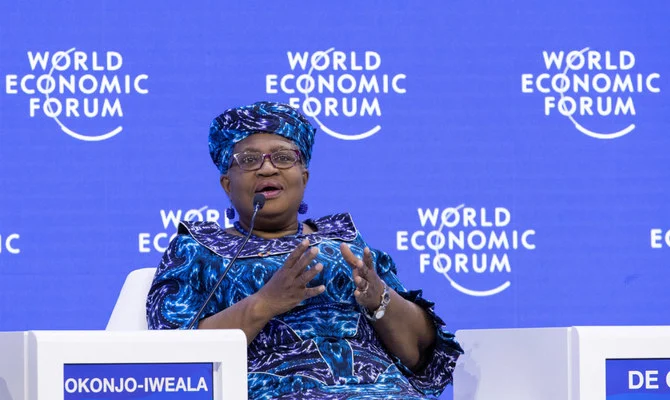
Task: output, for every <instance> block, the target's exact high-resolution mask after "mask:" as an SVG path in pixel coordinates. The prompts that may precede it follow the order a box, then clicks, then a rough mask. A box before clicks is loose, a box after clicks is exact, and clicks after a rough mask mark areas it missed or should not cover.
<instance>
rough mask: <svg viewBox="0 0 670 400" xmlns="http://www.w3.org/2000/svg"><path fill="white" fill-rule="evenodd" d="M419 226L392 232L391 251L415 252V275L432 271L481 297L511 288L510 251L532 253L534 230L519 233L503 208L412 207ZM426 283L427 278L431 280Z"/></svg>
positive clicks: (469, 294) (506, 210) (462, 291)
mask: <svg viewBox="0 0 670 400" xmlns="http://www.w3.org/2000/svg"><path fill="white" fill-rule="evenodd" d="M417 214H418V217H419V223H420V224H421V228H419V229H416V230H413V231H409V230H400V231H398V232H397V237H396V248H397V250H400V251H409V250H414V251H417V252H419V254H418V255H419V263H418V264H419V271H420V272H421V273H422V274H424V273H426V272H427V271H430V270H433V271H434V272H436V273H437V274H439V275H441V276H443V277H444V278H445V279H446V280H447V281H448V282H449V284H450V285H451V287H453V288H454V289H456V290H457V291H459V292H461V293H463V294H466V295H468V296H475V297H486V296H493V295H496V294H499V293H501V292H503V291H505V290H506V289H507V288H509V287H510V286H511V285H512V281H511V275H512V264H513V263H512V260H513V255H512V254H513V253H515V252H518V251H524V250H534V249H535V247H536V245H535V235H536V232H535V230H534V229H519V228H518V227H515V226H514V224H513V223H512V214H511V212H510V211H509V209H508V208H506V207H500V206H498V207H480V208H474V207H466V206H465V205H463V204H461V205H460V206H457V207H446V208H442V209H440V208H436V207H433V208H417ZM431 279H432V278H431Z"/></svg>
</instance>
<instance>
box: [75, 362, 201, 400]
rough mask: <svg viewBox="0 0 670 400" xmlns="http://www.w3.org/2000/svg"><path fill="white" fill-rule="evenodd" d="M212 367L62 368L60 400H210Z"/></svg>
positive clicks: (104, 365) (81, 366) (197, 364)
mask: <svg viewBox="0 0 670 400" xmlns="http://www.w3.org/2000/svg"><path fill="white" fill-rule="evenodd" d="M213 377H214V368H213V364H212V363H165V364H154V363H147V364H65V365H64V374H63V391H64V393H65V394H64V400H89V399H91V400H92V399H95V400H103V399H109V400H117V399H147V398H151V399H171V400H177V399H183V400H213V397H214V396H213V390H214V388H213V387H212V383H213Z"/></svg>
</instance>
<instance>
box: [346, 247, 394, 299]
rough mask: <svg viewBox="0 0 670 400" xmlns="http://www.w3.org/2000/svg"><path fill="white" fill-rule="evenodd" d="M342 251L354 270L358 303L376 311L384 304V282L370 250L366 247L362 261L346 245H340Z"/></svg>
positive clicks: (355, 295)
mask: <svg viewBox="0 0 670 400" xmlns="http://www.w3.org/2000/svg"><path fill="white" fill-rule="evenodd" d="M340 251H341V252H342V256H343V257H344V260H345V261H346V262H347V264H349V265H350V266H351V267H352V268H353V276H354V284H355V285H356V290H354V297H355V298H356V302H358V304H360V305H361V306H363V307H365V308H367V309H368V310H370V311H374V310H376V309H377V308H379V305H380V304H381V302H382V292H383V291H384V282H383V281H382V279H381V278H380V277H379V275H377V270H375V266H374V264H373V262H372V253H371V252H370V249H369V248H367V247H366V248H365V249H364V250H363V259H362V260H361V259H360V258H358V257H356V256H355V255H354V253H352V252H351V249H349V246H347V245H346V244H345V243H342V244H341V245H340Z"/></svg>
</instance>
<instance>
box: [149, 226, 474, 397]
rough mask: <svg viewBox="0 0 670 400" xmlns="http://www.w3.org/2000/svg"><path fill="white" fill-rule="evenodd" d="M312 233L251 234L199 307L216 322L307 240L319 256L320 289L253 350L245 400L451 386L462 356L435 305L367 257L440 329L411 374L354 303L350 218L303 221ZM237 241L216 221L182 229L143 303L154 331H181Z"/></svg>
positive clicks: (355, 240)
mask: <svg viewBox="0 0 670 400" xmlns="http://www.w3.org/2000/svg"><path fill="white" fill-rule="evenodd" d="M305 223H306V224H309V225H310V226H311V227H312V228H313V229H314V230H315V231H316V232H315V233H311V234H305V235H301V236H299V237H297V236H287V237H283V238H279V239H270V240H268V239H262V238H259V237H255V236H252V237H251V239H250V240H249V242H248V243H247V245H246V246H245V248H244V250H243V251H242V254H241V255H240V258H238V261H237V262H236V263H235V265H233V266H232V267H231V269H230V270H229V271H228V275H227V276H226V277H225V279H224V280H223V283H222V285H221V286H220V287H219V289H218V290H217V292H216V294H215V296H214V297H213V298H212V300H211V301H210V303H209V304H208V305H207V307H206V308H205V311H204V312H203V314H202V318H205V317H208V316H210V315H213V314H215V313H217V312H219V311H221V310H223V309H225V308H226V307H229V306H231V305H232V304H235V303H236V302H238V301H240V300H242V299H244V298H245V297H247V296H250V295H252V294H254V293H255V292H257V291H258V290H259V289H260V288H261V287H262V286H263V285H264V284H265V283H266V282H267V281H268V280H270V278H271V277H272V275H273V274H274V272H275V271H277V269H279V268H280V267H281V266H282V264H283V262H284V260H285V259H286V258H287V257H288V255H289V253H290V252H291V251H292V250H293V249H295V247H296V246H297V245H298V244H299V243H300V241H301V240H303V239H304V237H307V238H308V239H309V241H310V244H311V246H316V247H318V248H319V254H318V256H317V258H316V260H315V261H314V264H315V263H317V262H320V263H322V264H323V266H324V268H323V270H322V271H321V272H320V273H319V275H317V277H316V278H315V279H314V282H313V283H311V284H310V285H313V286H318V285H321V284H324V285H325V286H326V291H325V292H324V293H322V294H320V295H318V296H315V297H313V298H310V299H308V300H305V301H303V302H302V303H301V304H300V305H298V306H297V307H295V308H294V309H293V310H291V311H289V312H287V313H284V314H282V315H279V316H277V317H275V318H273V319H272V320H270V322H269V323H268V324H267V325H266V326H265V328H263V330H261V332H260V333H259V334H258V336H256V338H255V339H254V340H253V341H252V342H251V343H250V344H249V347H248V349H247V354H248V387H249V399H305V398H309V399H427V398H428V399H430V398H435V397H436V396H439V394H440V393H441V392H442V391H443V390H444V388H445V387H446V386H447V385H448V384H449V383H451V380H452V372H453V369H454V367H455V364H456V359H457V358H458V356H459V355H460V354H461V352H462V350H461V348H460V346H459V345H458V343H457V342H456V341H455V340H454V336H453V335H452V334H451V333H449V332H447V331H446V330H445V329H444V322H443V321H442V320H441V319H440V318H439V317H438V316H436V315H435V313H434V312H433V303H432V302H429V301H427V300H425V299H423V297H421V291H408V290H407V289H405V288H404V287H403V286H402V285H401V284H400V282H399V281H398V278H397V277H396V267H395V264H394V263H393V260H392V259H391V258H390V257H389V256H388V255H387V254H386V253H383V252H381V251H378V250H373V249H371V250H372V255H373V259H374V262H375V265H376V269H377V273H378V274H379V276H380V277H381V278H382V279H383V280H384V281H385V282H386V284H387V285H388V286H389V287H391V288H393V289H394V290H395V291H396V292H397V293H398V294H400V295H401V296H402V297H404V298H405V299H407V300H410V301H412V302H414V303H416V304H418V305H419V306H420V307H422V308H423V309H425V310H426V312H427V313H428V315H429V316H430V318H431V319H432V320H433V323H434V324H435V326H436V328H437V335H436V344H435V347H434V349H433V350H432V355H431V356H430V360H429V362H428V363H427V365H426V366H425V368H423V370H422V371H420V372H412V371H410V370H409V369H408V368H407V367H406V366H404V365H403V364H402V363H401V362H400V360H399V359H398V358H396V357H395V356H393V355H392V354H390V353H389V352H388V351H387V350H386V348H385V347H384V345H383V344H382V343H381V341H380V339H379V338H378V337H377V335H376V334H375V331H374V329H373V328H372V326H371V325H370V323H369V322H368V320H367V319H366V318H365V317H364V316H363V315H362V314H361V312H360V309H359V307H358V305H357V303H356V300H355V298H354V294H353V292H354V282H353V279H352V268H351V267H350V266H349V265H348V264H347V263H346V262H345V261H344V259H343V257H342V254H341V253H340V250H339V246H340V243H342V242H347V243H348V244H349V245H350V247H351V250H352V252H353V253H354V254H355V255H356V256H358V257H362V255H363V249H364V248H365V247H366V246H367V245H366V243H365V242H364V241H363V239H362V237H361V235H360V234H359V233H358V231H357V230H356V227H355V226H354V223H353V221H352V220H351V217H350V216H349V214H337V215H333V216H328V217H324V218H320V219H317V220H308V221H305ZM242 240H243V238H242V237H239V236H235V235H231V234H229V233H227V232H225V231H224V230H223V229H221V228H220V227H219V225H217V224H216V223H210V222H182V223H181V225H180V228H179V235H177V237H176V238H175V239H174V240H173V241H172V242H171V243H170V245H169V247H168V249H167V251H166V252H165V255H164V256H163V259H162V261H161V264H160V266H159V267H158V269H157V271H156V276H155V278H154V281H153V284H152V286H151V290H150V292H149V296H148V299H147V320H148V323H149V328H150V329H184V328H185V327H187V326H188V325H189V323H190V322H191V320H192V319H193V318H194V317H195V314H196V313H197V311H198V309H199V308H200V307H201V305H202V303H203V302H204V300H205V298H206V297H207V295H208V294H209V292H210V290H211V288H212V287H213V286H214V285H215V283H216V281H217V280H218V278H219V276H220V274H221V273H222V271H223V270H224V269H225V267H226V266H227V265H228V263H229V262H230V259H231V258H232V257H233V255H234V253H235V252H236V250H237V248H238V246H239V244H240V243H241V241H242Z"/></svg>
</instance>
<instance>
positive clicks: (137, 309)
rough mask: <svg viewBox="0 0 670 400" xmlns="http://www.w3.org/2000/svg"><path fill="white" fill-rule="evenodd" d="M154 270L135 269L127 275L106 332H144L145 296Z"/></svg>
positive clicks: (145, 324) (145, 315)
mask: <svg viewBox="0 0 670 400" xmlns="http://www.w3.org/2000/svg"><path fill="white" fill-rule="evenodd" d="M155 273H156V268H141V269H136V270H134V271H132V272H131V273H129V274H128V276H127V277H126V281H125V282H124V283H123V287H122V288H121V293H120V294H119V297H118V299H117V300H116V305H115V306H114V310H113V311H112V316H111V317H109V321H108V322H107V328H106V330H108V331H145V330H147V329H148V327H147V308H146V304H147V294H148V293H149V289H151V282H152V281H153V279H154V274H155Z"/></svg>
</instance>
